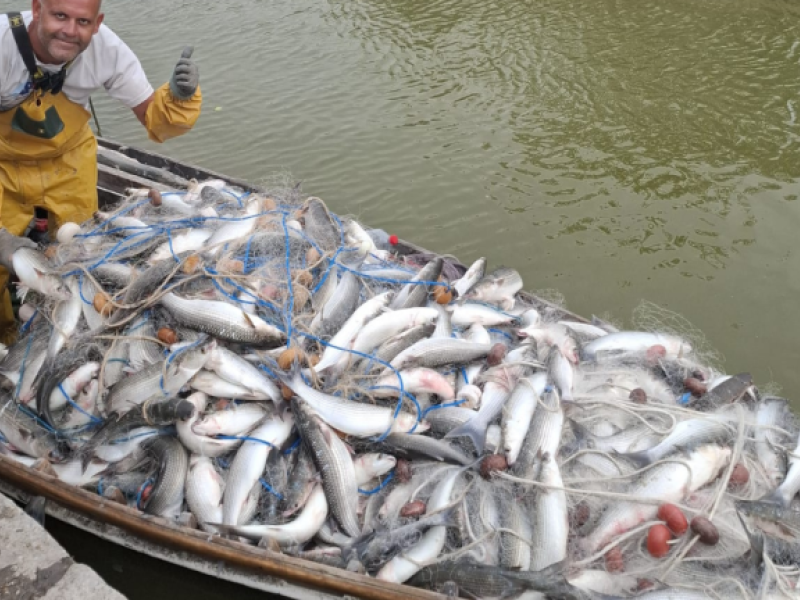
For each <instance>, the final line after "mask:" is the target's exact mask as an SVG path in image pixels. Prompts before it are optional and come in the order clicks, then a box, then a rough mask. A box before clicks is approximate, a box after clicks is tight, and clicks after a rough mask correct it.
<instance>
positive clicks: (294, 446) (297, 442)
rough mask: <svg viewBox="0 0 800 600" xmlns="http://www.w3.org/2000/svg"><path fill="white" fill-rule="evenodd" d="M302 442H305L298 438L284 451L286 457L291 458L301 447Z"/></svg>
mask: <svg viewBox="0 0 800 600" xmlns="http://www.w3.org/2000/svg"><path fill="white" fill-rule="evenodd" d="M302 441H303V440H302V438H300V437H298V438H297V439H296V440H295V441H294V442H292V445H291V446H289V447H288V448H287V449H286V450H284V451H283V453H284V455H286V456H289V455H290V454H291V453H292V452H294V451H295V450H296V449H297V448H298V447H299V446H300V443H301V442H302Z"/></svg>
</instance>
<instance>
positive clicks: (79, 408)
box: [58, 383, 103, 423]
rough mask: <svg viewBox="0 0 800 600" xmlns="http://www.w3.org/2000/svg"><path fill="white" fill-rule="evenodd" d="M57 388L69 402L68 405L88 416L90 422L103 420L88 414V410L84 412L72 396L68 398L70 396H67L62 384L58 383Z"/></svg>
mask: <svg viewBox="0 0 800 600" xmlns="http://www.w3.org/2000/svg"><path fill="white" fill-rule="evenodd" d="M58 389H59V390H61V394H62V395H63V396H64V398H66V399H67V404H70V405H71V406H72V407H73V408H75V409H76V410H78V411H79V412H82V413H83V414H84V415H86V416H87V417H89V419H90V420H91V422H92V423H102V422H103V420H102V419H98V418H97V417H95V416H94V415H92V414H89V413H88V412H86V411H85V410H83V409H82V408H81V407H80V406H78V405H77V404H75V402H73V400H72V398H70V397H69V395H68V394H67V392H66V391H65V390H64V387H63V386H62V385H61V384H60V383H59V384H58Z"/></svg>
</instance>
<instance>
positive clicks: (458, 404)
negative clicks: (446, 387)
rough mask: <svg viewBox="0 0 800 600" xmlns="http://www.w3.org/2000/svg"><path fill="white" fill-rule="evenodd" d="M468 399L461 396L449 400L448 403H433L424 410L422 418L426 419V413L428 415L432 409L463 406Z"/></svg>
mask: <svg viewBox="0 0 800 600" xmlns="http://www.w3.org/2000/svg"><path fill="white" fill-rule="evenodd" d="M466 401H467V399H466V398H461V399H460V400H453V401H452V402H447V403H446V404H431V405H430V406H429V407H428V408H426V409H425V410H424V411H423V412H422V418H423V419H424V418H425V415H427V414H428V413H429V412H431V411H432V410H439V409H440V408H449V407H451V406H461V405H462V404H464V402H466Z"/></svg>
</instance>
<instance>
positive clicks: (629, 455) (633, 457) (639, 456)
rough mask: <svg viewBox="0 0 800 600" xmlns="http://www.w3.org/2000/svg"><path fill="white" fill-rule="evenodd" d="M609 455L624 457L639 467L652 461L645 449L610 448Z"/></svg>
mask: <svg viewBox="0 0 800 600" xmlns="http://www.w3.org/2000/svg"><path fill="white" fill-rule="evenodd" d="M611 455H612V456H614V457H621V458H626V459H628V460H629V461H631V462H632V463H634V464H635V465H636V466H637V467H639V468H642V467H646V466H647V465H649V464H651V463H652V462H653V459H652V458H650V455H649V454H647V450H642V451H641V452H617V451H616V450H611Z"/></svg>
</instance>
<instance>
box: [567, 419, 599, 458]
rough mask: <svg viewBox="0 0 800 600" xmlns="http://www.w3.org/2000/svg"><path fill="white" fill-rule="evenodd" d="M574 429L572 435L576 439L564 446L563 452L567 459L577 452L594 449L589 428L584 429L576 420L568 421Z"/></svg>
mask: <svg viewBox="0 0 800 600" xmlns="http://www.w3.org/2000/svg"><path fill="white" fill-rule="evenodd" d="M567 421H568V422H569V424H570V427H571V428H572V433H573V435H574V437H575V439H574V440H573V441H571V442H569V443H566V444H563V445H562V447H561V452H562V453H563V454H564V456H565V457H567V456H572V455H573V454H575V453H576V452H580V451H581V450H586V449H588V448H591V447H592V433H591V432H590V431H589V429H588V428H586V427H584V426H583V425H581V424H580V423H578V422H577V421H575V420H574V419H567Z"/></svg>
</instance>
